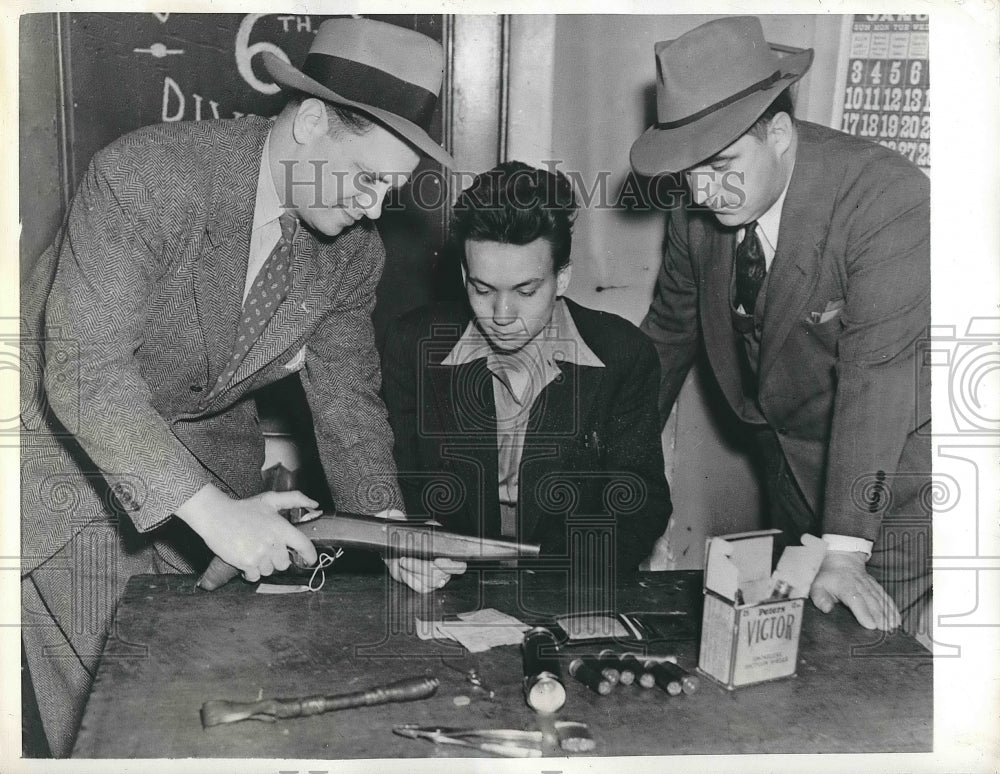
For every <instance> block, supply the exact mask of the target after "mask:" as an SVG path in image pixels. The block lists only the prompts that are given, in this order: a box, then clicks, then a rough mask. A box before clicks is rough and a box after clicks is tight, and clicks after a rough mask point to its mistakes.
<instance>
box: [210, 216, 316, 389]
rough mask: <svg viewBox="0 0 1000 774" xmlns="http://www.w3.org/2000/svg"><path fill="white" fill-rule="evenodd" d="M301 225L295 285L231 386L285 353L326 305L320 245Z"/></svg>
mask: <svg viewBox="0 0 1000 774" xmlns="http://www.w3.org/2000/svg"><path fill="white" fill-rule="evenodd" d="M303 231H304V229H303V228H299V233H298V234H297V235H296V237H295V240H294V241H293V244H292V269H291V271H292V286H291V287H290V288H289V290H288V296H287V297H286V298H285V300H284V301H282V302H281V304H280V305H279V306H278V309H277V310H276V311H275V313H274V315H273V316H272V317H271V319H270V320H269V321H268V323H267V325H266V326H265V327H264V330H263V332H262V333H261V334H260V337H259V338H258V339H257V341H255V342H254V343H253V345H252V346H251V347H250V351H249V352H247V355H246V357H245V358H243V362H242V363H240V366H239V368H238V369H237V370H236V373H235V374H234V375H233V379H232V381H231V382H230V384H229V386H230V387H235V386H236V385H238V384H239V383H240V382H242V381H243V380H245V379H246V378H248V377H249V376H251V375H253V374H255V373H256V372H257V371H259V370H260V369H261V368H263V367H264V366H266V365H267V364H268V363H270V362H271V361H272V360H274V359H275V358H276V357H278V355H280V354H281V353H282V352H285V351H286V350H287V349H288V348H289V347H290V346H291V345H292V344H293V343H294V342H295V341H296V340H297V339H299V338H300V337H301V336H302V334H303V332H305V331H306V330H308V328H309V326H310V325H311V324H312V322H313V321H314V320H316V319H317V318H318V316H319V314H320V312H322V311H323V310H324V309H325V308H326V306H325V305H324V303H323V301H324V298H326V297H327V292H326V283H324V282H323V281H322V277H321V276H320V271H319V257H318V255H317V252H318V251H317V249H316V248H317V244H316V241H315V240H314V239H312V238H311V237H309V236H308V235H306V234H304V233H303Z"/></svg>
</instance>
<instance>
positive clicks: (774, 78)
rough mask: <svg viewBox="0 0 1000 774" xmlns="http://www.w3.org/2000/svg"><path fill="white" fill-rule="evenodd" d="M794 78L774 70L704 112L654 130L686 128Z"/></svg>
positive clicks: (666, 123) (701, 111)
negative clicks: (746, 98) (745, 98)
mask: <svg viewBox="0 0 1000 774" xmlns="http://www.w3.org/2000/svg"><path fill="white" fill-rule="evenodd" d="M796 77H797V76H796V74H795V73H784V74H782V72H781V70H775V71H774V72H773V73H772V74H771V75H769V76H768V77H767V78H764V79H763V80H761V81H757V82H756V83H754V84H751V85H750V86H747V88H745V89H743V90H742V91H738V92H736V93H735V94H733V95H732V96H731V97H726V98H725V99H723V100H720V101H719V102H715V103H713V104H711V105H709V106H708V107H707V108H705V109H704V110H699V111H698V112H697V113H692V114H691V115H689V116H684V118H679V119H677V120H676V121H660V122H658V123H657V124H656V128H657V129H677V128H679V127H681V126H686V125H687V124H690V123H694V122H695V121H697V120H699V119H701V118H704V117H705V116H707V115H709V114H710V113H714V112H715V111H716V110H721V109H722V108H724V107H727V106H729V105H732V104H733V103H734V102H739V101H740V100H741V99H743V98H744V97H749V96H750V95H751V94H754V93H755V92H758V91H763V90H764V89H767V88H770V87H771V86H773V85H774V84H776V83H778V82H779V81H783V80H794V79H795V78H796Z"/></svg>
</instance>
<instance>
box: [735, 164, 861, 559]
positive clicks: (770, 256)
mask: <svg viewBox="0 0 1000 774" xmlns="http://www.w3.org/2000/svg"><path fill="white" fill-rule="evenodd" d="M791 180H792V179H791V176H789V178H788V182H787V183H785V188H784V190H783V191H782V192H781V196H779V197H778V200H777V201H776V202H775V203H774V204H772V205H771V206H770V208H768V210H767V212H765V213H764V214H763V215H761V216H760V217H759V218H758V219H757V236H758V237H759V238H760V246H761V247H762V248H763V249H764V264H765V266H766V267H767V271H768V272H770V271H771V263H772V262H773V261H774V254H775V252H776V251H777V249H778V231H779V230H780V227H781V211H782V208H784V206H785V194H786V193H788V184H789V183H790V182H791ZM745 233H746V229H743V228H741V229H740V230H739V233H738V234H737V241H738V242H742V241H743V237H744V235H745ZM740 309H742V307H740ZM823 540H825V541H826V544H827V548H828V549H829V550H831V551H860V552H861V553H863V554H865V555H866V556H869V557H870V556H871V554H872V545H873V543H872V541H871V540H865V539H864V538H858V537H850V536H848V535H833V534H830V533H826V534H824V535H823Z"/></svg>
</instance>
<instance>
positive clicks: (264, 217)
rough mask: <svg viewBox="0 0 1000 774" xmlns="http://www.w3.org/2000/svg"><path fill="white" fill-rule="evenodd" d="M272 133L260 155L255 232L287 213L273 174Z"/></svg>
mask: <svg viewBox="0 0 1000 774" xmlns="http://www.w3.org/2000/svg"><path fill="white" fill-rule="evenodd" d="M270 145H271V132H268V133H267V140H266V141H265V142H264V151H263V153H261V154H260V171H259V172H258V173H257V198H256V199H255V200H254V205H253V230H254V231H256V230H257V229H259V228H260V227H261V226H266V225H267V224H268V223H270V222H271V221H274V220H277V219H278V218H279V217H280V216H281V214H282V213H283V212H284V211H285V210H284V208H283V207H282V206H281V200H280V199H279V198H278V189H277V187H276V186H275V185H274V176H273V175H272V174H271V154H270V152H269V151H268V149H269V148H270Z"/></svg>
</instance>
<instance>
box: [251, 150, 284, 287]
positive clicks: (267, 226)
mask: <svg viewBox="0 0 1000 774" xmlns="http://www.w3.org/2000/svg"><path fill="white" fill-rule="evenodd" d="M270 145H271V134H270V132H269V133H268V135H267V140H266V141H265V142H264V152H263V153H261V154H260V170H259V172H258V173H257V198H256V199H255V200H254V205H253V230H252V231H251V232H250V256H249V258H248V259H247V278H246V282H245V283H244V284H243V301H244V303H246V300H247V296H248V295H249V294H250V288H251V287H253V282H254V280H255V279H257V275H258V274H260V270H261V267H263V265H264V263H265V262H266V261H267V259H268V257H269V256H270V255H271V251H272V250H273V249H274V246H275V245H276V244H277V243H278V239H279V238H281V225H280V224H279V223H278V218H279V217H280V216H281V215H282V213H284V212H285V210H284V208H283V207H282V206H281V200H280V199H279V198H278V189H277V188H276V187H275V185H274V176H273V175H272V174H271V155H270V153H269V151H268V148H269V146H270Z"/></svg>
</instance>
